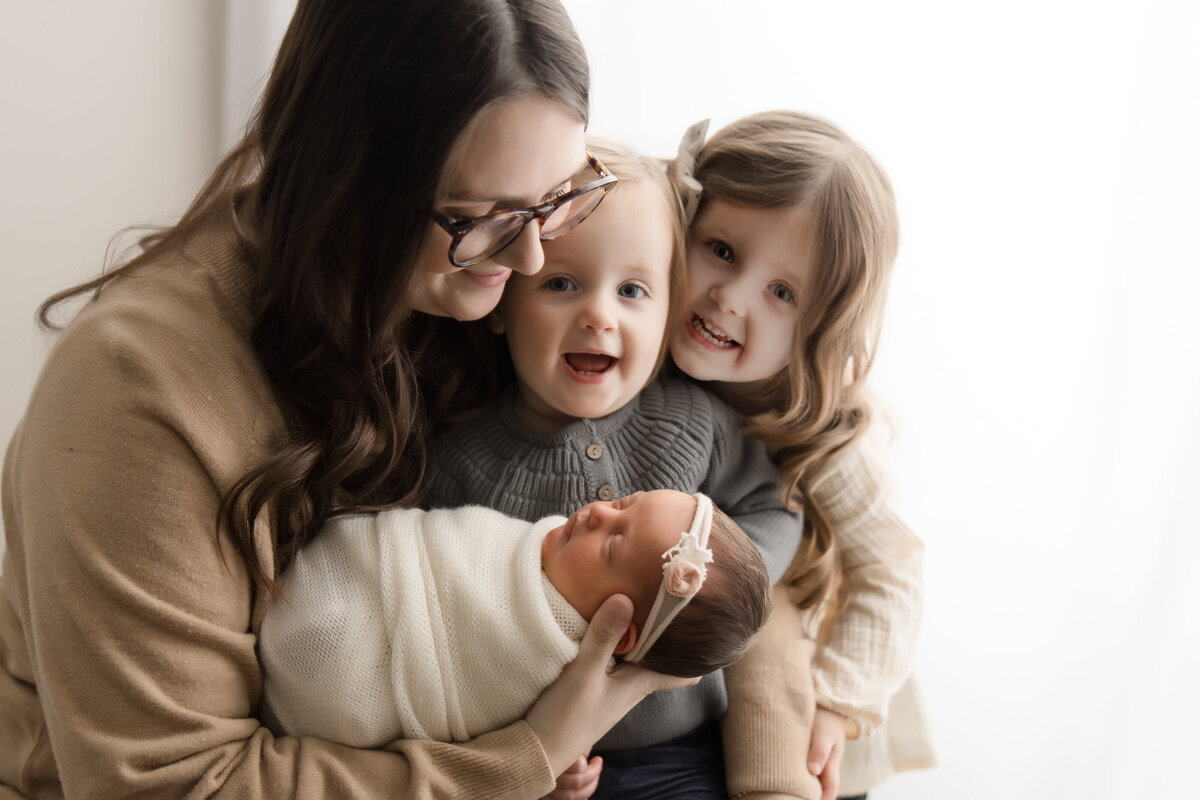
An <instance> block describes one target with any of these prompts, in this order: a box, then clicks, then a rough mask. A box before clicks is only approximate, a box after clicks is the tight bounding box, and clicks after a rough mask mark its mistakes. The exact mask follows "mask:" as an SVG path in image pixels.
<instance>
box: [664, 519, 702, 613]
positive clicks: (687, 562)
mask: <svg viewBox="0 0 1200 800" xmlns="http://www.w3.org/2000/svg"><path fill="white" fill-rule="evenodd" d="M663 558H669V559H670V560H669V561H667V563H666V564H663V588H664V589H666V591H667V594H672V595H675V596H676V597H687V598H692V597H695V596H696V592H698V591H700V587H701V586H702V585H703V584H704V579H705V578H706V577H708V567H707V566H705V565H706V564H708V563H709V562H710V561H712V550H709V549H708V548H707V547H701V546H700V539H699V537H697V536H696V534H694V533H692V532H691V531H684V533H683V535H682V536H681V537H679V544H677V545H675V546H674V547H672V548H671V549H670V550H668V551H667V552H665V553H663Z"/></svg>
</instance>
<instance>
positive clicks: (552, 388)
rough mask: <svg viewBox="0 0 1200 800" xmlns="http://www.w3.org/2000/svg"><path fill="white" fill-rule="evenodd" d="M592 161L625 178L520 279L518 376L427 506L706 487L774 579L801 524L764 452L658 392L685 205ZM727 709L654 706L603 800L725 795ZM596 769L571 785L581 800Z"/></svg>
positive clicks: (511, 504) (695, 702)
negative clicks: (539, 266) (537, 268)
mask: <svg viewBox="0 0 1200 800" xmlns="http://www.w3.org/2000/svg"><path fill="white" fill-rule="evenodd" d="M593 152H594V153H596V155H598V156H599V157H600V159H601V160H602V161H603V162H604V163H605V164H606V165H607V166H608V167H609V169H610V170H611V171H612V172H613V173H614V174H616V175H617V176H618V177H619V179H620V181H619V183H618V184H617V185H616V186H615V187H614V189H613V190H612V191H611V192H610V194H609V196H608V197H607V198H606V199H605V201H604V203H603V204H602V205H601V206H600V207H599V208H597V209H596V211H595V212H594V213H593V214H592V215H591V216H590V217H588V219H587V221H586V222H585V223H584V224H581V225H579V226H578V227H577V228H575V229H574V230H572V231H571V233H570V235H569V236H565V237H563V238H561V239H556V240H554V241H552V242H548V243H547V246H546V264H545V267H544V268H543V270H542V272H541V273H540V274H538V275H537V276H535V277H534V276H531V277H530V278H529V279H528V280H518V279H517V277H516V276H515V277H514V279H513V280H510V282H509V284H508V286H507V287H506V289H505V293H504V297H503V299H502V301H501V305H500V307H499V311H498V317H497V318H496V319H495V320H494V321H493V324H494V329H495V330H496V331H497V332H501V331H502V332H503V333H504V334H505V336H506V339H507V345H508V350H509V352H510V353H511V365H512V367H513V368H514V371H515V380H513V381H512V382H511V384H510V385H509V386H507V387H506V389H505V390H504V391H503V392H502V393H501V395H500V397H499V399H498V400H497V401H496V402H495V403H494V404H492V406H491V407H490V409H489V410H488V411H487V412H486V413H484V414H483V415H482V416H479V417H477V418H475V419H472V420H469V421H465V422H460V423H457V424H455V425H451V426H449V427H448V428H447V429H446V430H444V431H442V432H440V433H439V434H437V435H436V436H435V440H434V443H433V446H432V447H431V454H432V458H433V461H434V464H433V467H434V469H433V472H432V474H431V476H430V480H429V485H428V491H427V493H426V496H425V499H424V502H425V503H426V504H428V505H430V506H460V505H468V504H482V505H487V506H490V507H493V508H496V509H498V510H500V511H503V512H505V513H507V514H510V515H513V516H516V517H519V518H521V519H526V520H533V519H537V518H539V517H541V516H544V515H546V514H552V513H560V514H561V513H567V512H568V511H569V510H570V509H572V508H574V507H575V506H577V505H579V504H580V503H584V502H588V501H590V500H595V499H599V500H605V501H607V500H612V499H615V498H620V497H623V496H625V495H627V494H630V493H632V492H635V491H638V490H642V489H649V488H663V487H666V488H674V489H678V490H680V491H684V492H688V493H691V492H696V491H700V492H704V493H705V494H708V495H710V496H711V497H712V499H713V501H714V502H715V503H717V504H718V505H720V506H721V507H722V508H723V509H724V510H725V511H726V512H727V513H729V515H730V516H731V517H733V518H734V519H735V520H736V521H737V522H738V524H739V525H740V526H741V527H742V528H743V529H745V531H746V532H747V534H749V536H750V538H751V539H753V540H754V541H755V543H756V544H757V545H758V546H759V548H760V549H761V551H762V554H763V558H764V561H765V562H766V564H767V568H768V571H769V572H770V577H771V581H772V583H774V582H775V581H776V580H778V578H779V577H781V576H782V574H783V570H784V569H785V568H786V566H787V564H788V563H789V562H790V561H791V559H792V557H793V555H794V553H795V551H796V547H797V545H798V544H799V541H800V533H801V524H802V523H801V520H800V519H799V518H798V517H797V516H796V515H794V514H791V513H789V512H787V511H786V510H785V509H784V507H783V503H782V501H781V499H780V495H779V487H778V481H779V474H778V471H777V470H776V469H775V468H774V467H773V465H772V464H771V463H770V459H769V458H768V457H767V454H766V451H765V448H764V447H763V446H762V444H761V443H760V442H758V441H756V440H754V439H752V438H749V437H744V436H742V435H741V433H740V430H741V427H742V424H743V420H742V418H741V416H740V415H738V414H737V413H736V412H734V411H733V410H732V409H730V408H729V407H728V406H727V405H726V404H724V403H722V402H720V401H719V400H718V399H716V398H715V397H713V396H712V395H711V394H710V393H708V392H706V391H704V390H703V389H701V388H700V387H698V386H697V385H696V384H694V383H692V382H690V381H681V380H678V379H670V378H663V379H659V380H654V381H653V382H650V381H651V379H652V378H653V376H654V375H655V373H656V371H657V368H658V366H659V364H660V363H661V362H662V359H663V358H664V349H665V348H664V336H665V332H666V326H667V322H668V319H669V316H670V310H671V308H672V307H673V305H672V303H671V299H672V294H676V296H678V294H677V292H678V291H679V287H678V286H674V285H673V283H674V282H675V281H676V280H677V279H678V278H679V277H680V276H681V275H682V273H683V269H684V262H683V258H684V248H683V221H682V216H681V211H680V209H679V206H678V200H677V198H676V196H675V194H674V192H673V191H672V190H671V187H670V185H669V183H668V181H667V178H666V175H665V173H664V172H663V170H662V168H661V167H660V166H659V165H658V164H657V163H655V162H653V161H650V160H648V159H641V158H637V157H634V156H631V155H629V154H628V153H624V152H622V151H620V150H615V149H613V148H608V147H604V146H601V145H599V144H598V143H597V145H596V146H595V147H593ZM673 289H674V290H675V291H674V292H673ZM499 358H503V359H504V360H505V361H507V360H508V359H507V357H505V356H503V354H501V355H500V356H499ZM494 360H495V359H481V363H493V361H494ZM648 382H649V383H648ZM725 708H726V693H725V683H724V679H723V677H722V674H721V673H720V672H716V673H713V674H711V675H709V676H706V677H705V678H703V679H702V680H701V681H700V682H699V683H698V684H697V685H695V686H693V687H688V688H684V689H680V690H676V691H671V692H659V693H657V694H656V695H653V696H651V697H649V698H647V699H646V700H645V701H643V702H642V703H640V704H638V706H637V707H636V708H635V709H634V710H633V711H632V712H631V713H630V714H628V715H626V717H625V718H624V719H623V720H622V721H621V722H620V723H618V724H617V726H616V727H614V728H613V730H612V731H611V732H610V733H609V734H607V735H606V736H605V737H604V738H603V739H601V740H600V742H599V743H598V745H597V747H598V748H600V749H602V750H604V751H606V754H607V755H608V756H612V757H610V758H608V760H607V765H606V766H605V767H604V769H603V772H602V773H601V781H600V786H599V790H598V791H596V792H595V793H594V794H593V796H595V797H627V798H636V797H661V798H668V797H680V798H688V800H696V799H697V798H707V797H719V798H722V799H723V798H725V797H726V796H727V795H726V791H725V777H724V772H723V770H722V765H721V762H722V759H721V754H720V743H719V731H718V730H717V722H718V720H719V719H720V718H721V716H722V715H723V714H724V712H725ZM581 752H582V751H581ZM618 761H623V762H628V763H629V764H630V765H631V766H630V767H629V768H628V769H626V768H623V767H620V766H618V764H617V762H618ZM599 763H600V762H598V761H596V760H594V759H593V761H592V762H587V763H586V764H585V766H584V771H583V772H581V773H580V774H577V775H576V776H575V777H577V778H578V779H579V780H580V781H581V782H582V783H581V784H580V785H579V786H577V787H576V788H577V789H579V790H580V794H581V796H582V795H583V794H586V793H589V792H590V791H591V790H590V789H588V788H587V787H588V786H589V785H591V784H593V783H594V781H595V777H596V774H597V773H599V772H600V770H599ZM577 765H578V764H577ZM560 785H561V784H560Z"/></svg>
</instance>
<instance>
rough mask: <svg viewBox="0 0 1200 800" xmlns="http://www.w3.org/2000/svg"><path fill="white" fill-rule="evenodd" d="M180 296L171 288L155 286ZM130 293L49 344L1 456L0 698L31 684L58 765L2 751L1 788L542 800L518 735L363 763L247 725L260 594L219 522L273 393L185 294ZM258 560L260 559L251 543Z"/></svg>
mask: <svg viewBox="0 0 1200 800" xmlns="http://www.w3.org/2000/svg"><path fill="white" fill-rule="evenodd" d="M154 280H155V276H154V275H150V276H149V277H144V276H139V277H138V278H137V279H135V281H134V282H135V283H137V285H138V286H140V287H142V288H146V286H147V284H149V285H150V286H152V285H153V283H154ZM139 282H140V283H139ZM183 288H186V287H183ZM122 291H123V289H122V287H119V286H116V285H114V286H112V287H110V288H109V289H106V290H105V292H104V293H103V294H102V295H101V297H100V300H99V301H97V302H96V303H93V304H92V310H94V307H95V306H96V305H97V304H102V305H105V306H106V307H107V308H109V309H110V310H111V308H112V305H111V304H112V303H119V302H121V301H120V300H118V299H116V298H115V297H114V296H116V297H121V292H122ZM180 291H181V287H180V286H179V285H177V284H176V283H174V282H173V283H170V284H167V291H166V292H165V294H167V295H175V294H178V293H180ZM201 294H203V293H201ZM106 297H107V301H106ZM126 299H127V300H130V302H129V303H128V307H129V308H130V309H132V311H129V312H128V313H118V314H116V315H113V314H108V315H107V317H102V318H101V319H100V321H97V320H96V319H94V318H93V319H92V321H91V322H83V321H81V320H76V323H75V324H73V325H72V326H71V328H70V329H68V331H67V332H65V333H64V335H63V338H62V339H61V340H60V342H59V344H58V347H57V348H56V349H55V351H54V353H53V354H52V355H51V357H50V359H49V362H48V364H47V366H46V368H45V370H44V371H43V374H42V377H41V378H40V380H39V384H38V386H37V388H36V389H35V392H34V395H33V398H32V401H31V404H30V409H29V412H28V413H27V415H26V418H25V420H24V421H23V423H22V427H21V429H20V430H19V431H18V433H17V435H16V437H14V440H13V443H12V444H11V446H10V449H9V452H8V455H7V458H6V461H5V470H4V511H5V519H4V522H5V529H6V534H7V538H8V553H7V555H6V566H5V574H4V576H3V586H0V589H3V601H2V602H7V603H8V604H10V605H11V606H12V607H13V610H14V616H15V617H16V618H17V619H18V620H19V621H20V627H21V632H22V634H23V635H22V636H21V637H20V638H17V637H12V639H10V640H6V641H3V642H0V651H7V652H8V653H9V657H6V658H5V659H3V662H2V664H3V667H4V669H0V681H4V682H6V686H5V687H0V688H2V689H4V690H5V691H7V689H8V688H9V687H12V686H25V687H36V705H33V704H31V708H33V709H34V711H30V712H29V714H30V716H31V717H32V715H33V714H35V713H37V710H38V709H40V714H41V716H42V718H43V719H44V728H43V726H42V720H39V719H36V718H31V719H30V720H28V722H29V724H30V730H29V732H28V734H27V735H28V737H29V738H30V739H36V740H39V741H44V739H45V737H46V735H47V734H48V738H49V742H50V748H51V750H52V755H49V754H47V753H45V750H44V746H43V745H41V744H36V745H29V746H22V747H20V748H18V751H19V752H20V753H22V754H23V755H21V756H14V755H12V754H9V755H2V756H0V782H4V783H9V782H10V781H11V782H12V783H14V784H15V785H24V787H25V788H24V789H23V791H26V793H28V794H32V793H33V791H34V788H36V787H35V785H34V783H33V781H34V780H35V779H37V780H39V781H40V782H41V783H46V782H49V781H53V780H55V779H57V780H60V781H61V784H62V791H63V793H64V794H65V795H66V796H67V797H73V798H74V797H94V796H106V797H107V796H122V797H126V796H128V797H147V798H150V797H153V798H171V797H212V798H217V797H231V798H232V797H237V798H251V799H252V798H267V797H270V798H322V797H334V796H341V797H362V798H371V797H379V798H384V797H387V798H396V797H434V796H437V797H444V796H456V797H470V796H476V797H482V796H492V795H494V794H496V793H498V794H501V795H504V796H513V797H529V798H532V797H537V796H539V795H541V794H543V793H545V792H546V791H548V790H549V789H550V788H551V787H552V786H553V785H554V779H553V776H552V775H551V774H550V769H549V765H548V763H547V761H546V757H545V754H544V753H543V752H542V749H541V745H540V743H539V741H538V739H537V737H536V735H535V734H534V733H533V732H532V730H531V729H530V728H529V726H528V725H526V724H525V723H524V722H523V721H520V722H517V723H514V724H512V725H509V726H507V727H506V728H503V729H501V730H499V731H495V732H492V733H489V734H486V735H484V736H480V737H478V738H477V739H475V740H473V741H471V742H468V743H465V744H462V745H452V744H440V743H434V742H428V741H401V742H395V743H392V744H391V745H389V746H388V747H386V748H382V749H378V750H366V749H355V748H351V747H346V746H343V745H339V744H334V743H332V742H328V741H323V740H319V739H314V738H303V739H297V738H287V737H276V736H273V735H272V734H271V733H270V731H269V730H268V729H267V728H265V727H264V726H263V725H262V724H261V723H260V721H259V719H258V718H257V713H258V705H259V701H260V695H261V688H262V675H261V669H260V665H259V660H258V658H257V655H256V651H255V646H256V642H255V633H254V627H253V623H252V620H253V617H254V611H255V604H256V591H255V587H254V586H253V583H252V581H251V579H250V576H249V574H248V570H247V566H246V564H245V563H244V561H243V559H242V557H241V555H240V553H239V551H238V550H237V548H236V547H235V546H234V544H233V542H232V540H231V539H230V538H229V536H228V533H227V532H226V531H222V532H221V533H220V535H219V536H218V535H217V533H216V529H215V522H216V520H217V511H218V507H219V502H220V499H221V496H222V493H223V492H224V491H225V490H226V489H227V487H228V486H229V485H231V481H233V480H236V478H237V477H238V476H239V475H240V474H241V473H242V472H244V471H245V469H246V468H247V464H248V463H253V462H252V460H250V461H248V460H247V454H248V453H251V452H253V453H255V455H254V457H255V458H256V457H258V456H257V451H256V448H260V447H261V446H262V445H261V442H262V441H264V440H265V438H266V435H267V433H268V432H269V429H270V425H271V415H270V414H265V413H262V412H261V409H263V408H273V401H272V399H271V396H270V393H269V391H267V390H266V389H265V388H264V387H265V382H262V383H261V384H260V383H256V382H255V381H253V380H251V379H250V378H247V377H246V375H247V374H249V373H255V372H256V365H255V363H254V362H252V361H250V360H249V359H248V357H247V356H246V355H245V354H244V353H236V352H233V351H234V350H236V346H235V345H234V344H231V343H230V342H229V341H227V340H228V339H230V338H231V337H229V336H228V332H227V331H225V330H224V329H217V326H216V322H215V321H216V320H217V319H219V318H220V317H221V314H219V313H214V312H213V311H212V309H211V307H209V308H208V310H207V312H206V313H204V314H200V313H189V312H188V307H189V305H190V304H194V303H199V302H200V301H199V300H198V299H196V298H186V297H185V298H184V299H183V302H178V303H174V304H172V303H167V304H166V306H165V308H166V309H167V310H168V311H169V312H170V313H168V314H164V313H161V312H162V310H163V306H162V305H161V302H162V298H161V296H160V297H159V298H158V300H155V299H154V298H148V297H147V296H146V295H145V294H139V295H137V296H136V297H133V298H126ZM155 302H159V303H160V305H159V307H158V313H150V312H149V311H148V310H147V309H148V308H150V307H152V306H154V303H155ZM83 316H85V317H86V316H88V310H85V312H84V314H83ZM114 317H115V318H114ZM164 320H165V321H164ZM206 325H207V326H209V327H208V328H205V326H206ZM259 552H260V553H262V554H263V555H264V557H265V559H266V560H267V561H268V563H269V561H270V550H269V548H267V547H265V546H264V545H263V543H262V542H261V541H260V543H259ZM3 630H4V631H5V634H6V637H7V632H8V630H9V629H8V628H4V629H3ZM2 717H3V715H0V718H2ZM6 740H7V737H6ZM39 748H41V749H40V750H39ZM16 758H22V759H23V761H22V762H20V763H16V762H14V761H12V760H11V759H16ZM47 764H49V766H47ZM54 769H57V775H54V774H53V770H54ZM31 770H41V773H40V774H33V775H32V776H31ZM22 782H23V783H22ZM31 787H33V788H31Z"/></svg>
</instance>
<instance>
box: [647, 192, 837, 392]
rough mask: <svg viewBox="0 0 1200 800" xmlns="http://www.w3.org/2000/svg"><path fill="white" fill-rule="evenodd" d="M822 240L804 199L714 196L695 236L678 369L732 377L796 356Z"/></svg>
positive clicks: (744, 377)
mask: <svg viewBox="0 0 1200 800" xmlns="http://www.w3.org/2000/svg"><path fill="white" fill-rule="evenodd" d="M815 246H816V245H815V238H814V234H813V224H812V215H811V214H810V213H809V212H808V210H807V209H806V208H805V207H804V206H798V205H797V206H785V207H783V208H752V207H749V206H741V205H736V204H734V203H729V202H726V201H724V200H710V201H709V202H708V203H707V204H706V205H705V206H704V208H703V209H702V210H701V212H700V213H699V214H698V215H697V216H696V220H695V221H694V222H693V223H692V228H691V231H690V232H689V235H688V280H687V300H686V302H685V303H684V305H683V309H682V314H681V316H680V318H678V319H677V320H675V321H674V323H673V325H672V330H671V339H670V345H671V357H672V358H673V359H674V360H675V363H676V364H678V365H679V368H680V369H682V370H683V371H684V372H686V373H687V374H688V375H691V376H692V377H693V378H696V379H698V380H703V381H720V382H726V383H754V382H757V381H762V380H765V379H766V378H769V377H771V376H773V375H775V374H776V373H778V372H779V371H780V370H782V369H783V368H784V367H785V366H786V365H787V364H788V362H789V361H790V360H791V359H792V358H793V353H792V349H793V344H794V342H795V338H796V326H797V325H798V324H799V322H800V314H801V311H802V308H803V299H804V290H805V289H806V288H807V286H808V285H809V281H810V280H811V275H812V271H813V269H814V267H813V264H814V263H815V255H816V253H815Z"/></svg>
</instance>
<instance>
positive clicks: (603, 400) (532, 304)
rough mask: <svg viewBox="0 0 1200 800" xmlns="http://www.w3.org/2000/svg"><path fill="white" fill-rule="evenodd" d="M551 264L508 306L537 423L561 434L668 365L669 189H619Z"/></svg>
mask: <svg viewBox="0 0 1200 800" xmlns="http://www.w3.org/2000/svg"><path fill="white" fill-rule="evenodd" d="M545 252H546V265H545V267H544V268H543V269H542V271H541V272H540V273H538V274H537V275H535V276H532V277H528V276H524V275H519V276H517V275H514V276H513V278H512V279H511V280H510V281H509V283H508V288H507V289H506V290H505V293H504V299H503V301H502V302H501V305H500V309H501V314H502V316H503V325H504V329H505V332H506V333H507V335H508V346H509V350H510V351H511V352H512V358H513V363H514V365H515V366H516V371H517V386H518V390H519V398H518V410H519V411H520V412H521V415H522V418H523V419H524V420H525V422H526V423H527V424H530V425H533V426H534V427H538V428H543V429H557V428H560V427H562V426H563V425H566V424H567V423H569V422H571V421H573V420H575V419H579V418H583V417H588V418H598V417H604V416H607V415H608V414H611V413H613V412H614V411H616V410H617V409H619V408H621V406H623V405H625V404H626V403H628V402H629V401H630V400H632V399H633V398H634V397H635V396H636V395H637V393H638V392H640V391H641V390H642V389H643V388H644V387H645V385H646V383H647V381H649V379H650V376H651V374H652V373H653V371H654V365H655V363H656V362H657V360H658V353H659V350H660V348H661V346H662V341H663V336H664V335H665V330H666V324H667V316H668V313H669V299H670V298H669V295H670V291H669V287H670V280H669V272H670V265H671V228H670V222H669V218H668V216H667V210H666V204H665V202H664V198H663V197H662V193H661V190H660V189H659V188H658V187H656V186H654V185H653V184H651V183H649V182H647V181H636V182H629V183H626V184H624V185H620V186H618V187H617V188H616V189H614V190H613V192H612V193H611V194H610V195H609V196H608V198H607V199H605V201H604V202H603V203H601V204H600V207H599V208H597V209H596V210H595V211H594V212H593V213H592V215H591V216H589V217H588V218H587V219H586V220H584V221H583V222H582V223H580V225H579V227H577V228H575V229H574V230H572V231H571V232H570V233H569V234H567V235H566V236H563V237H561V238H559V239H554V240H552V241H549V242H546V243H545Z"/></svg>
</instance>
